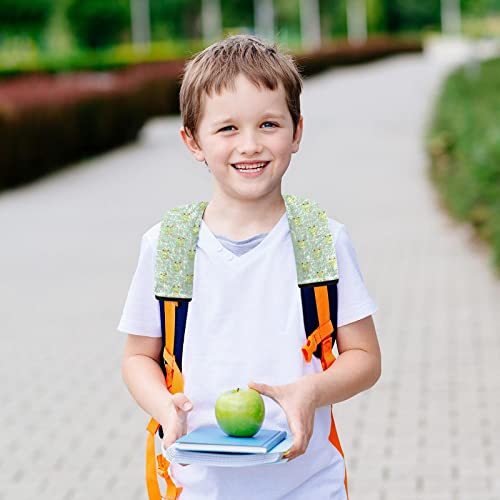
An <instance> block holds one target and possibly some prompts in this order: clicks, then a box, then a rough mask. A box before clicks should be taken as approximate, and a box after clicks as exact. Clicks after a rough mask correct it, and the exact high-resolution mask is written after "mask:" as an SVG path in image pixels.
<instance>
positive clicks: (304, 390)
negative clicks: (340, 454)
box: [248, 377, 316, 460]
mask: <svg viewBox="0 0 500 500" xmlns="http://www.w3.org/2000/svg"><path fill="white" fill-rule="evenodd" d="M248 387H250V388H251V389H255V390H256V391H258V392H260V393H261V394H262V395H264V396H268V397H270V398H271V399H273V400H274V401H276V403H278V404H279V405H280V406H281V408H283V411H284V412H285V415H286V417H287V420H288V427H289V428H290V431H291V432H292V434H293V444H292V447H291V448H290V450H289V451H288V452H287V453H285V454H284V455H283V458H286V459H288V460H293V459H294V458H297V457H298V456H299V455H302V454H303V453H305V451H306V450H307V446H308V444H309V440H310V439H311V436H312V432H313V428H314V412H315V410H316V407H315V405H314V400H313V394H312V391H311V386H310V384H308V383H307V378H306V377H302V378H300V379H299V380H297V381H296V382H294V383H293V384H286V385H267V384H258V383H255V382H250V383H249V384H248Z"/></svg>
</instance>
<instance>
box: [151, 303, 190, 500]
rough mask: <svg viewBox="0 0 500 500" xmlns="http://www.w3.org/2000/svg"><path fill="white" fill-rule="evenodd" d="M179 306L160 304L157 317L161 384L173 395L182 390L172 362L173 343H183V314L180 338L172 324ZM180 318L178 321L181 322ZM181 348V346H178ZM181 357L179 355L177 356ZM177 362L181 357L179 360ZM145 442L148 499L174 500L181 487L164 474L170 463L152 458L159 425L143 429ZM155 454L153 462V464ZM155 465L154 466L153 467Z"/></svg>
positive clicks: (174, 352) (176, 364)
mask: <svg viewBox="0 0 500 500" xmlns="http://www.w3.org/2000/svg"><path fill="white" fill-rule="evenodd" d="M178 307H179V303H178V302H176V301H167V300H161V301H160V314H161V318H162V321H161V324H162V337H163V345H164V348H163V362H164V365H163V372H164V374H165V384H166V386H167V389H168V390H169V392H170V393H172V394H175V393H177V392H183V391H184V380H183V378H182V373H181V369H180V367H179V364H180V363H179V364H178V363H177V361H176V349H175V341H176V338H177V339H181V341H182V343H183V341H184V330H185V315H184V325H183V326H180V328H182V333H183V334H182V336H180V335H179V336H177V335H176V323H179V321H177V318H178V315H177V314H176V310H177V309H178ZM182 319H183V318H182V316H181V321H182ZM181 349H182V347H181ZM181 357H182V353H181ZM179 359H181V358H179ZM147 431H148V439H147V443H146V485H147V490H148V497H149V499H150V500H163V499H167V500H176V499H177V498H178V497H179V495H180V493H181V492H182V488H180V487H177V486H176V485H175V483H174V481H173V480H172V478H171V477H170V474H169V473H168V468H169V465H170V463H169V462H168V460H166V459H165V457H164V456H163V454H162V453H160V454H158V455H156V451H155V438H154V436H155V434H156V433H157V432H158V431H159V434H160V437H163V432H162V429H161V427H160V424H159V423H158V422H157V421H156V420H155V419H154V418H152V419H151V420H150V421H149V424H148V426H147ZM155 455H156V461H155ZM156 462H157V463H158V467H156ZM158 475H159V476H161V477H163V479H164V480H165V482H166V484H167V492H166V496H165V497H163V496H162V495H161V493H160V486H159V484H158Z"/></svg>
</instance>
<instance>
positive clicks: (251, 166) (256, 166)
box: [234, 162, 267, 170]
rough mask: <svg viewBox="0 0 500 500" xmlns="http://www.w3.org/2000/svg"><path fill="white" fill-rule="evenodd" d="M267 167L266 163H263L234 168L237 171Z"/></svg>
mask: <svg viewBox="0 0 500 500" xmlns="http://www.w3.org/2000/svg"><path fill="white" fill-rule="evenodd" d="M266 165H267V162H263V163H259V164H255V163H254V164H253V165H247V166H243V165H234V167H235V168H237V169H238V170H257V169H259V168H263V167H265V166H266Z"/></svg>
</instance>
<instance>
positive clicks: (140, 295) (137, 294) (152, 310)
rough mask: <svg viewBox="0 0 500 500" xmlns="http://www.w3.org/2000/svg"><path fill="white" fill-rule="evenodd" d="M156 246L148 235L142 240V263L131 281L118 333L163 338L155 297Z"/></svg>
mask: <svg viewBox="0 0 500 500" xmlns="http://www.w3.org/2000/svg"><path fill="white" fill-rule="evenodd" d="M154 261H155V255H154V247H153V244H152V242H151V241H150V238H149V237H148V233H146V234H145V235H144V236H143V237H142V241H141V251H140V254H139V262H138V263H137V268H136V270H135V273H134V277H133V278H132V283H131V285H130V288H129V291H128V295H127V300H126V301H125V306H124V308H123V312H122V316H121V319H120V323H119V324H118V330H119V331H120V332H124V333H132V334H135V335H143V336H145V337H161V324H160V313H159V306H158V301H157V300H156V298H155V296H154Z"/></svg>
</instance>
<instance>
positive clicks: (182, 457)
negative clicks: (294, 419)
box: [161, 436, 293, 467]
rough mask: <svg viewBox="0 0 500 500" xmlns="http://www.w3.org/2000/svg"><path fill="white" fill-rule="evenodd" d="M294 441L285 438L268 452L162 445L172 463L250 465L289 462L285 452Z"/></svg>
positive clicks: (290, 437) (165, 454)
mask: <svg viewBox="0 0 500 500" xmlns="http://www.w3.org/2000/svg"><path fill="white" fill-rule="evenodd" d="M292 443H293V437H292V436H289V437H287V438H285V439H284V440H283V441H281V443H278V444H277V445H276V446H275V447H274V448H272V449H271V450H270V451H269V452H268V453H262V454H261V453H257V454H256V453H212V452H206V451H203V452H199V451H183V450H179V449H178V448H177V444H176V443H174V444H172V445H171V446H169V447H168V449H166V450H165V448H163V445H162V447H161V450H162V453H163V456H164V457H165V458H166V459H167V460H168V461H169V462H171V463H177V464H182V465H190V464H201V465H207V466H212V467H249V466H252V465H264V464H276V463H284V462H287V461H288V460H287V459H284V458H283V453H285V452H286V451H288V450H289V449H290V448H291V446H292Z"/></svg>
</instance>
